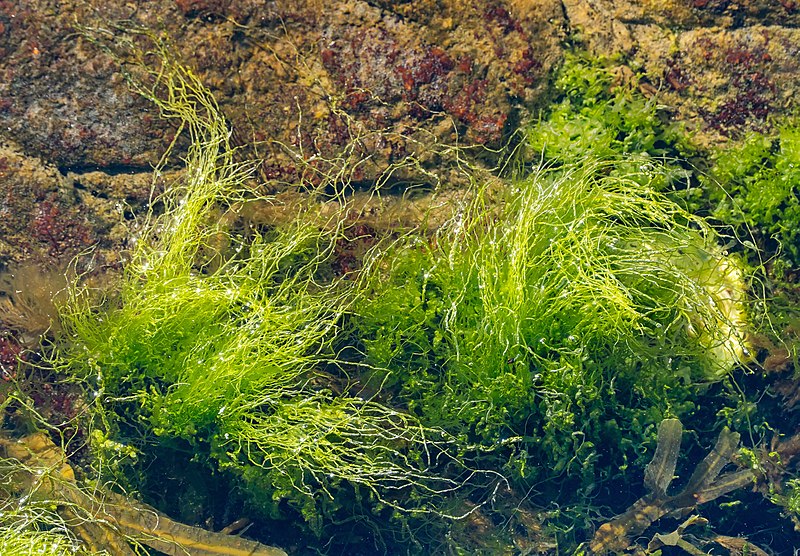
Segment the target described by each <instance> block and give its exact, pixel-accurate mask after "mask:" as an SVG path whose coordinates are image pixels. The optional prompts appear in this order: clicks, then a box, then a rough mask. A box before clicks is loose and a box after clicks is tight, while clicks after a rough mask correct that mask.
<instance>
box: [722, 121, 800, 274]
mask: <svg viewBox="0 0 800 556" xmlns="http://www.w3.org/2000/svg"><path fill="white" fill-rule="evenodd" d="M798 184H800V126H798V124H797V123H796V122H788V123H786V124H785V125H784V126H783V127H782V128H781V129H780V130H779V131H778V133H777V134H776V135H774V136H765V135H761V134H751V135H749V136H748V137H746V138H744V139H743V140H742V141H741V142H739V143H738V144H736V145H734V146H733V147H730V148H727V149H725V150H722V151H719V152H717V153H716V154H715V155H714V165H713V167H712V169H711V172H710V176H709V178H708V179H706V187H707V189H708V190H709V191H710V192H711V193H712V195H713V196H712V198H711V201H712V203H713V204H714V205H713V206H714V208H713V214H714V216H715V217H716V218H719V219H720V220H721V221H723V222H725V223H728V224H732V225H735V226H738V227H739V228H740V229H743V230H747V229H750V230H754V231H755V232H756V233H758V234H759V235H762V236H763V237H764V239H766V240H768V241H769V240H771V241H774V242H776V244H777V245H774V246H772V248H771V250H772V251H773V252H779V253H780V257H781V258H782V259H783V261H784V265H785V266H786V267H788V268H794V269H797V268H798V267H800V192H798V187H800V185H798ZM766 247H768V248H769V247H770V245H769V244H767V245H766Z"/></svg>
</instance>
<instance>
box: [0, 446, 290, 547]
mask: <svg viewBox="0 0 800 556" xmlns="http://www.w3.org/2000/svg"><path fill="white" fill-rule="evenodd" d="M0 451H2V452H3V454H2V456H3V457H4V458H5V459H6V460H7V461H10V462H12V463H13V464H14V466H13V468H14V469H15V470H16V471H15V472H14V473H13V474H14V476H13V477H11V479H12V481H11V484H13V485H16V487H17V490H18V491H19V492H17V493H14V494H17V495H19V496H20V497H21V498H22V497H27V496H31V497H34V498H36V499H38V500H46V501H48V502H51V503H53V504H56V505H57V507H58V512H59V514H60V515H61V517H62V518H63V520H64V522H65V524H66V525H67V526H68V527H69V528H70V529H71V530H72V532H73V533H74V534H75V535H76V536H77V537H78V538H80V539H81V540H82V541H83V543H84V545H85V547H86V548H87V549H88V550H89V552H91V553H100V552H103V553H107V554H111V555H112V556H133V555H135V554H137V553H138V552H136V551H135V550H134V549H133V548H131V543H133V545H134V546H135V545H137V544H143V545H147V546H149V547H151V548H155V549H156V550H158V551H160V552H163V553H164V554H169V555H171V556H179V555H186V554H192V555H193V556H286V553H285V552H284V551H283V550H281V549H279V548H273V547H270V546H266V545H263V544H261V543H258V542H255V541H251V540H247V539H243V538H241V537H237V536H232V535H226V534H224V533H214V532H211V531H206V530H204V529H200V528H199V527H191V526H189V525H184V524H182V523H178V522H175V521H173V520H171V519H169V518H168V517H166V516H165V515H163V514H161V513H159V512H158V511H156V510H155V509H154V508H152V507H150V506H148V505H146V504H143V503H141V502H136V501H133V500H130V499H128V498H126V497H123V496H121V495H118V494H115V493H112V492H107V491H100V490H98V489H94V490H92V491H87V490H84V489H82V488H80V487H79V486H78V484H77V482H76V481H75V473H74V471H73V469H72V467H70V465H69V463H67V457H66V455H65V454H64V452H63V451H62V450H61V449H60V448H58V447H57V446H56V445H55V444H54V443H53V442H52V441H51V440H50V438H49V437H48V436H47V435H46V434H45V433H42V432H37V433H34V434H30V435H28V436H25V437H23V438H21V439H19V440H16V441H12V440H10V439H8V438H5V437H2V436H0Z"/></svg>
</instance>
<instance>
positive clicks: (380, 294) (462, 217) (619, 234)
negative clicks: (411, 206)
mask: <svg viewBox="0 0 800 556" xmlns="http://www.w3.org/2000/svg"><path fill="white" fill-rule="evenodd" d="M638 162H639V171H638V173H637V174H635V175H632V176H623V175H619V174H618V173H617V172H611V171H610V170H611V169H612V168H616V166H615V163H614V161H604V162H600V161H591V160H584V161H583V162H582V163H581V164H579V165H577V164H574V165H570V166H568V167H565V166H561V167H560V168H558V169H549V170H547V169H544V170H540V171H538V172H535V173H533V174H532V175H531V176H529V177H527V178H525V179H523V180H520V181H517V182H515V183H513V184H510V186H509V187H508V188H507V189H505V190H503V191H500V192H496V191H492V192H491V197H492V199H491V202H492V203H494V206H492V205H490V204H488V203H489V201H488V199H489V198H490V195H489V193H488V192H486V191H484V192H482V193H481V194H479V195H478V196H477V198H476V200H475V201H474V202H473V203H472V204H471V205H470V206H468V207H465V208H464V209H463V210H462V211H460V212H457V214H456V215H455V217H454V218H453V219H452V220H451V221H450V222H448V223H447V224H446V225H445V226H443V227H442V228H441V229H439V230H437V231H436V232H435V234H434V235H433V236H432V238H431V239H430V240H429V241H427V242H426V241H423V240H422V239H420V238H419V237H418V236H411V237H410V238H408V239H406V240H403V241H400V242H398V243H397V244H395V245H394V246H392V247H391V248H389V249H387V250H385V251H383V252H382V253H381V254H380V255H379V258H378V260H377V261H374V262H373V263H372V268H373V269H374V272H373V274H372V276H371V278H370V279H369V280H368V287H369V288H370V290H371V292H372V293H371V295H369V296H367V297H366V298H365V301H364V302H363V304H361V305H360V306H357V307H355V308H354V311H355V312H356V313H357V317H356V318H355V319H354V326H355V329H356V333H355V335H356V336H358V337H360V338H361V339H362V342H363V344H364V346H365V353H366V356H367V361H368V362H369V363H370V364H372V365H374V366H375V367H376V368H378V369H383V372H384V373H385V374H386V378H385V382H384V384H386V385H387V386H390V385H391V386H394V387H395V388H396V389H397V393H398V396H399V398H400V399H402V400H403V402H404V403H405V404H406V405H407V406H408V407H409V409H410V411H412V412H413V413H414V414H416V415H418V416H419V418H420V419H421V420H422V422H424V423H426V424H430V425H435V426H440V427H443V428H444V429H446V430H448V431H449V432H451V433H452V434H454V435H460V436H461V437H462V438H464V439H465V440H466V441H472V442H478V443H479V444H481V445H482V446H483V447H484V448H486V449H491V448H498V451H499V452H503V453H505V454H506V457H508V460H507V463H506V470H507V471H510V472H513V473H514V474H516V475H518V476H520V477H525V478H532V477H538V478H551V479H552V478H553V477H554V476H560V475H561V474H562V473H564V472H566V473H568V474H571V473H577V474H580V473H585V474H586V476H587V478H588V477H594V475H595V472H596V471H599V469H596V468H595V466H596V465H597V461H598V449H599V448H600V446H603V449H604V450H606V451H607V452H608V451H612V452H616V450H617V449H618V447H616V446H614V445H610V444H609V443H608V442H607V440H608V437H607V435H608V433H609V429H608V427H620V428H621V429H622V430H625V431H626V437H627V438H626V440H627V442H630V443H631V444H630V448H633V447H634V446H637V445H639V443H641V442H644V441H645V440H646V434H649V433H646V432H645V431H649V430H651V429H652V427H653V426H654V425H655V424H657V423H658V422H660V420H661V419H662V418H663V417H664V416H668V415H681V414H683V413H684V412H686V411H690V410H691V409H692V408H693V401H692V400H693V399H694V398H695V397H696V396H697V395H698V394H699V393H700V392H701V391H702V388H703V386H702V385H703V384H705V383H708V382H710V381H715V380H719V379H720V378H721V377H723V376H724V375H725V373H727V372H729V371H730V370H731V369H732V368H733V366H734V365H736V364H738V363H740V362H741V360H742V359H743V358H744V357H745V356H744V326H745V322H744V320H745V319H744V314H743V302H744V297H743V296H744V293H743V291H742V288H743V285H742V283H741V281H740V276H738V275H737V274H736V271H735V270H734V269H736V268H737V263H736V261H735V258H733V257H725V256H723V255H722V252H721V250H720V249H719V248H718V247H717V246H716V239H715V235H714V233H713V231H712V230H711V229H710V228H709V227H708V226H707V225H706V224H705V223H704V222H703V221H702V220H701V219H698V218H696V217H693V216H692V215H690V214H689V213H687V212H685V211H683V210H682V209H681V208H680V207H679V206H678V205H676V204H675V203H673V202H671V201H669V200H668V199H667V198H666V197H664V196H663V195H661V194H659V193H657V192H656V191H655V190H654V188H653V187H647V185H646V182H647V181H648V180H649V181H650V182H657V181H658V180H660V179H661V172H662V167H661V166H660V165H658V164H656V163H653V162H652V161H651V160H647V159H640V160H639V161H638ZM702 269H705V270H702ZM720 283H727V285H726V286H723V287H722V290H724V291H720ZM726 288H730V289H726ZM726 292H727V293H726ZM731 292H732V294H731ZM729 294H731V295H732V296H733V298H731V297H729ZM698 330H702V331H704V332H703V334H704V335H700V334H698V332H697V331H698ZM715 349H716V350H717V351H715ZM379 372H380V371H379ZM636 428H639V431H640V434H642V433H644V434H645V436H642V437H639V438H638V439H637V438H635V437H634V436H633V435H632V434H631V432H630V431H633V430H636ZM501 446H503V448H499V447H501ZM614 457H615V458H620V459H618V463H620V464H621V463H622V462H623V461H624V458H625V457H634V455H633V454H632V453H626V451H625V449H624V448H623V449H622V453H616V455H615V456H614ZM531 462H536V464H532V463H531ZM607 464H608V462H607V461H604V462H603V463H602V465H607ZM590 480H594V479H593V478H592V479H590Z"/></svg>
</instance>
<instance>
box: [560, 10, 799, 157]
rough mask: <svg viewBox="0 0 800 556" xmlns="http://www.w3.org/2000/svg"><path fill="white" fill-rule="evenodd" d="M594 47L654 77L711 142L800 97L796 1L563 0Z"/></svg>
mask: <svg viewBox="0 0 800 556" xmlns="http://www.w3.org/2000/svg"><path fill="white" fill-rule="evenodd" d="M563 5H564V9H565V13H566V15H567V19H568V21H569V25H570V28H571V29H572V31H573V32H574V33H576V36H577V37H578V38H579V40H580V41H582V44H583V45H584V46H585V47H586V48H588V49H589V50H590V51H591V52H593V53H595V54H597V55H601V56H607V57H615V58H617V59H619V60H620V61H621V62H622V63H624V64H627V65H628V66H630V67H632V68H634V69H636V70H641V71H643V72H644V74H645V75H646V79H647V81H648V86H649V88H650V90H651V91H652V92H656V91H657V92H658V99H659V102H660V103H662V104H665V105H666V106H668V107H670V108H671V109H672V110H673V111H674V118H675V119H677V120H679V121H681V122H684V123H685V124H686V125H687V128H688V129H689V130H691V131H693V132H694V133H695V139H696V140H697V141H698V142H699V143H700V144H705V145H712V144H715V143H719V142H722V141H726V140H727V139H729V138H731V137H733V138H737V137H741V136H742V135H743V134H745V133H746V132H748V131H764V130H767V129H768V128H769V126H770V116H773V115H780V114H782V113H786V112H789V111H791V110H794V109H796V108H797V105H798V102H797V99H798V98H800V90H799V89H798V87H799V86H800V3H798V2H796V1H794V0H780V1H778V0H760V1H753V2H730V1H727V0H691V1H690V0H667V1H661V2H655V1H652V0H592V1H590V2H584V1H582V0H564V2H563Z"/></svg>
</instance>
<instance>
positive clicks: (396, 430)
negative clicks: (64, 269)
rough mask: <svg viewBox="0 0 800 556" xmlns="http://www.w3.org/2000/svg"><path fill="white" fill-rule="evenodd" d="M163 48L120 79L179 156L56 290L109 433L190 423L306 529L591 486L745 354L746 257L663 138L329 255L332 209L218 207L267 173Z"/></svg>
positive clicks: (191, 439)
mask: <svg viewBox="0 0 800 556" xmlns="http://www.w3.org/2000/svg"><path fill="white" fill-rule="evenodd" d="M158 54H159V57H158V58H159V59H160V60H161V64H162V65H161V67H159V68H158V70H157V71H154V72H151V73H150V74H149V79H150V81H149V85H144V84H143V83H145V81H134V85H135V86H137V87H138V89H139V91H140V92H141V93H142V94H144V95H145V96H146V97H148V98H150V99H151V100H152V101H153V102H154V103H156V104H157V105H158V107H159V108H160V109H161V112H162V115H163V116H164V117H167V118H173V119H176V120H177V121H178V122H179V123H180V126H181V128H182V129H185V131H186V132H187V134H188V137H189V139H190V147H189V150H188V154H187V155H186V158H185V165H186V169H185V172H184V178H183V181H181V182H180V183H177V184H174V185H173V186H172V187H171V188H170V189H169V190H168V191H167V192H166V193H165V194H164V195H163V196H161V197H160V198H159V202H160V203H161V204H162V205H163V213H161V214H160V215H156V214H155V212H153V213H151V214H148V215H147V217H146V218H145V221H144V222H143V224H142V226H141V228H140V230H139V234H138V235H137V237H136V242H135V246H134V247H133V249H132V251H131V253H130V254H129V258H128V261H127V263H126V266H125V274H124V277H123V279H122V281H121V283H120V284H119V287H118V288H116V289H112V290H111V291H109V292H106V298H105V299H104V301H103V302H102V303H99V304H98V303H96V302H94V301H92V300H93V299H96V296H94V295H91V294H90V293H89V292H86V291H84V290H81V289H80V288H79V287H77V286H76V288H75V289H74V290H73V291H72V297H71V300H70V302H69V303H68V304H67V305H66V306H65V308H64V310H63V311H62V320H63V322H64V331H65V334H66V339H67V342H66V343H65V346H64V347H63V348H62V351H61V353H60V354H59V358H58V360H57V363H58V364H59V365H60V366H61V368H63V369H64V370H66V371H67V372H69V373H71V374H72V375H73V376H76V377H78V378H79V379H81V380H82V381H84V382H85V383H86V384H88V385H89V386H90V387H91V388H92V389H93V390H94V391H95V395H96V397H97V399H98V400H99V401H98V402H97V408H98V414H99V415H100V416H101V417H102V422H103V426H104V427H105V428H106V429H107V430H106V432H107V433H108V434H109V435H111V436H116V437H118V438H119V439H120V440H123V441H132V442H133V441H137V436H138V438H139V440H138V442H141V444H140V446H141V447H142V449H145V447H146V442H145V441H144V439H147V442H152V436H151V435H152V434H155V435H156V436H157V437H158V438H162V439H180V440H182V441H183V442H185V443H186V444H187V445H188V446H190V447H191V449H193V450H195V452H196V456H195V457H196V458H201V459H204V460H207V461H208V462H209V463H210V464H211V465H212V466H214V467H215V468H217V469H228V470H232V471H233V472H234V474H235V475H236V476H238V477H239V478H240V479H241V481H242V484H243V485H244V488H245V489H246V490H249V491H250V492H251V493H252V494H253V496H254V498H258V501H259V504H260V505H261V506H262V508H263V509H265V510H266V511H267V512H269V513H270V514H271V515H272V517H279V516H280V512H281V511H285V507H284V508H281V506H280V504H281V502H282V501H289V504H290V505H291V506H292V507H294V508H295V509H296V510H297V511H299V512H301V513H302V514H303V516H304V517H305V518H306V520H307V522H308V523H309V525H310V526H311V527H312V528H313V529H314V530H316V531H317V532H319V531H321V527H322V525H323V521H322V520H323V517H328V518H332V516H334V515H336V512H337V511H339V509H340V507H341V505H342V504H343V503H344V502H343V500H344V499H345V498H348V497H349V498H350V499H352V500H362V501H363V500H367V501H369V503H370V504H373V506H374V507H376V508H385V507H393V508H401V509H403V510H405V511H406V512H411V513H414V512H417V511H422V512H425V513H428V514H430V513H439V514H442V513H447V512H446V510H445V505H443V504H444V503H445V500H446V497H447V496H450V494H451V493H453V492H454V491H456V490H458V488H459V487H460V486H462V485H464V484H465V483H469V484H470V485H471V488H470V489H469V492H471V493H473V494H475V493H476V492H477V494H475V495H474V500H485V499H486V498H487V497H488V496H490V495H491V494H492V492H493V489H494V488H495V487H496V485H497V482H498V481H499V480H500V476H501V473H502V475H504V476H505V477H507V478H508V479H511V480H512V481H513V482H514V484H523V485H524V484H529V483H525V481H531V480H534V479H536V480H542V479H544V480H547V481H551V482H552V481H559V482H563V481H567V482H573V483H577V484H579V485H582V486H584V487H586V488H587V489H588V488H591V487H592V485H594V484H595V482H596V481H597V479H598V477H601V478H602V477H605V478H609V477H612V476H617V475H618V473H620V472H624V471H625V467H626V463H627V462H629V461H630V460H632V459H636V458H637V457H638V456H639V455H640V452H639V451H638V448H639V446H641V444H642V443H643V442H646V441H647V440H648V439H652V438H653V436H654V431H655V425H656V424H657V423H658V422H660V421H661V419H662V418H664V417H665V416H671V415H682V414H685V413H689V412H691V411H692V409H693V400H694V399H695V397H696V396H697V394H698V392H699V389H700V388H702V386H703V385H704V384H706V383H709V382H713V381H717V380H719V379H720V378H721V377H723V376H724V375H725V373H727V372H728V371H730V370H731V368H732V367H733V366H734V365H736V364H738V363H739V362H741V361H742V360H743V358H744V357H745V350H746V346H745V341H744V340H745V327H746V316H745V314H746V312H745V301H746V300H745V294H744V284H743V283H742V282H743V279H742V273H741V269H740V266H739V265H740V263H739V262H738V261H737V260H736V259H735V257H732V256H726V255H724V254H723V251H722V250H721V248H720V247H718V245H717V244H718V241H717V237H716V234H715V232H714V231H713V229H711V227H709V226H708V224H706V223H705V221H703V219H701V218H698V217H695V216H693V215H691V214H690V213H688V212H687V211H685V210H683V209H682V208H681V207H680V206H678V205H677V204H675V203H674V202H673V201H671V200H669V199H668V198H667V197H666V196H664V194H663V193H660V192H659V188H660V186H661V185H662V184H663V182H664V181H665V180H668V179H669V173H670V169H669V168H667V167H666V166H665V165H663V164H661V163H660V162H658V161H655V160H653V159H652V158H649V157H646V156H633V155H632V156H626V157H625V158H624V159H623V158H617V157H614V156H610V155H607V154H604V155H603V156H600V157H598V156H591V155H590V154H585V153H584V154H582V155H581V156H580V157H578V158H576V159H574V160H570V161H567V162H564V163H562V164H559V165H554V166H551V167H542V168H538V169H535V170H533V171H530V172H528V173H527V175H523V176H521V177H519V178H515V179H509V180H507V181H506V182H503V183H502V186H501V187H497V186H493V187H488V186H487V187H476V188H475V189H474V191H471V192H469V195H466V196H464V197H463V199H467V200H463V201H461V202H460V203H459V202H454V205H453V207H452V217H451V218H449V219H447V221H446V222H445V223H444V224H442V225H439V226H437V227H436V229H425V228H424V227H421V228H420V229H417V230H414V231H413V232H411V233H409V234H406V235H403V236H402V237H400V238H395V239H391V238H385V239H384V241H380V242H378V244H377V247H376V248H375V249H373V250H372V251H371V252H370V253H369V254H368V255H367V256H366V258H365V260H364V261H363V262H364V268H363V270H362V271H361V273H360V275H359V276H358V277H357V279H354V280H343V279H334V278H332V277H331V276H332V273H331V272H330V268H329V266H328V265H330V263H331V260H332V257H333V255H334V247H335V244H336V241H337V239H340V238H341V237H343V229H344V227H345V219H344V216H343V215H344V212H345V211H344V209H343V210H342V211H334V212H333V214H329V216H328V217H327V218H326V219H321V216H320V213H319V212H318V211H317V210H315V209H314V203H313V202H309V203H308V205H307V206H306V207H305V208H303V209H302V210H298V214H297V218H296V219H295V220H294V221H293V222H290V223H284V224H281V225H274V226H259V225H256V226H249V227H247V228H245V227H242V228H241V229H238V228H237V227H236V226H234V225H231V224H230V221H231V218H227V217H226V218H221V216H222V215H223V214H227V215H231V214H234V215H235V214H236V211H237V210H238V209H239V208H240V207H242V206H244V205H246V204H248V203H251V202H268V199H258V198H256V196H254V195H253V194H252V193H251V191H250V189H249V188H248V187H247V186H246V185H245V182H246V180H247V179H248V178H249V177H250V176H251V173H250V167H249V166H248V165H246V164H241V163H238V162H236V160H235V158H236V156H235V155H236V152H235V150H234V149H233V148H232V147H231V145H230V142H229V137H230V132H229V130H228V128H227V126H226V123H225V120H224V118H223V117H222V116H221V114H220V111H219V107H218V106H217V104H216V103H215V101H214V99H213V98H212V97H211V95H210V94H209V93H208V91H207V90H206V89H205V88H204V87H203V86H202V84H201V83H200V82H199V81H198V80H197V78H196V77H195V76H194V75H193V74H192V73H191V72H189V71H188V70H186V69H185V68H184V67H182V66H181V65H179V64H177V63H174V62H172V61H171V59H170V57H169V55H168V54H167V53H166V52H165V51H159V52H158ZM340 202H342V203H343V204H346V200H344V199H340ZM353 348H355V349H353ZM345 352H346V353H348V357H347V359H348V361H347V362H345V361H342V357H340V356H337V355H336V354H337V353H339V354H341V353H345ZM353 353H355V354H356V355H353ZM345 368H347V369H349V371H350V372H351V373H352V377H348V376H347V375H346V374H345V372H344V371H343V369H345ZM350 378H352V382H350ZM361 386H363V392H370V393H371V394H370V395H369V396H366V394H364V397H367V398H368V399H362V395H359V392H361V391H360V390H359V388H360V387H361ZM601 445H602V446H603V447H604V453H603V454H601V453H600V446H601ZM465 462H469V465H467V463H465ZM473 467H474V468H479V469H481V470H482V471H481V472H480V473H477V472H475V471H471V470H470V468H473ZM476 478H477V479H476ZM481 490H482V492H481ZM365 493H366V496H364V494H365ZM469 507H473V506H469ZM379 513H380V511H378V510H376V514H379Z"/></svg>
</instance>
